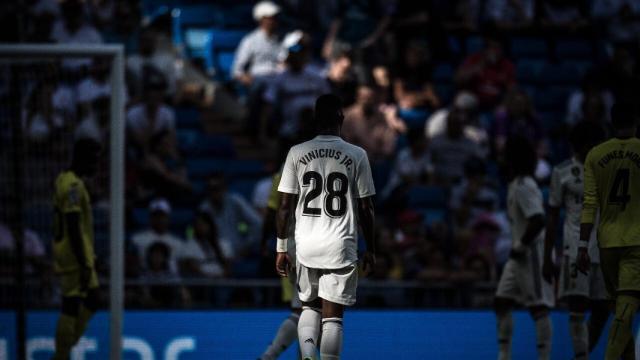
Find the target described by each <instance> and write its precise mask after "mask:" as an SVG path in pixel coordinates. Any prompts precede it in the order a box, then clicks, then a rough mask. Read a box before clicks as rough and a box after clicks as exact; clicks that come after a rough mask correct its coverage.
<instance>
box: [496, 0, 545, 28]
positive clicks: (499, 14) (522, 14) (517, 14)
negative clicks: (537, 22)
mask: <svg viewBox="0 0 640 360" xmlns="http://www.w3.org/2000/svg"><path fill="white" fill-rule="evenodd" d="M535 7H536V2H535V0H489V1H487V2H486V3H485V16H486V17H487V22H488V23H489V24H490V25H493V26H494V27H496V28H497V29H500V30H505V31H513V30H520V29H524V28H527V27H530V26H531V25H533V20H534V15H535V10H536V9H535Z"/></svg>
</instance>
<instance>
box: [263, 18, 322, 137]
mask: <svg viewBox="0 0 640 360" xmlns="http://www.w3.org/2000/svg"><path fill="white" fill-rule="evenodd" d="M282 46H283V53H282V54H281V56H282V58H283V59H285V66H286V68H285V70H284V71H283V72H281V73H279V74H278V75H276V76H275V77H274V78H273V80H272V81H271V82H270V84H269V87H268V89H267V90H266V92H265V94H264V100H265V102H266V103H267V105H266V106H265V109H264V113H263V118H262V123H261V127H262V128H263V129H262V130H261V131H260V133H261V134H266V123H267V120H268V119H270V118H271V117H272V115H274V113H275V111H276V110H277V109H279V112H278V115H279V116H278V118H281V119H282V123H281V125H280V126H279V131H278V132H279V135H280V138H281V139H282V141H283V144H281V145H282V147H284V148H288V147H289V146H290V145H292V144H293V142H294V140H296V139H297V136H298V133H299V132H300V130H301V126H302V125H301V119H300V115H301V114H302V112H303V111H304V110H305V109H312V108H313V106H314V104H315V101H316V99H317V98H318V96H320V95H322V94H325V93H328V92H329V84H328V83H327V81H326V80H325V79H324V78H323V77H321V76H320V75H318V74H316V73H315V72H313V71H311V70H310V69H309V68H308V67H307V64H308V62H309V57H310V56H311V54H310V52H311V48H310V46H311V38H310V37H309V35H307V34H305V33H303V32H302V31H300V30H296V31H293V32H291V33H289V34H287V36H286V37H285V39H284V41H283V42H282Z"/></svg>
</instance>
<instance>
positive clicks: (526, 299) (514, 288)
mask: <svg viewBox="0 0 640 360" xmlns="http://www.w3.org/2000/svg"><path fill="white" fill-rule="evenodd" d="M541 258H542V256H541V254H540V252H539V251H535V249H534V250H533V251H530V252H529V253H528V254H527V255H526V256H525V257H524V258H523V259H521V260H515V259H509V260H508V261H507V264H506V265H505V266H504V270H503V272H502V276H501V277H500V282H499V283H498V289H497V290H496V297H501V298H507V299H512V300H514V301H516V302H518V303H520V304H522V305H523V306H526V307H533V306H547V307H553V306H554V304H555V300H554V294H553V286H552V285H551V284H550V283H548V282H547V281H546V280H544V279H543V277H542V266H541V262H540V259H541Z"/></svg>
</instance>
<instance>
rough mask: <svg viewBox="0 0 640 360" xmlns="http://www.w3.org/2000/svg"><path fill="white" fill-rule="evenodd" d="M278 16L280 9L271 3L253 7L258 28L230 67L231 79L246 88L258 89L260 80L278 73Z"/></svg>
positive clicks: (241, 47) (264, 2) (245, 38)
mask: <svg viewBox="0 0 640 360" xmlns="http://www.w3.org/2000/svg"><path fill="white" fill-rule="evenodd" d="M279 13H280V8H279V7H278V5H276V4H274V3H272V2H271V1H261V2H259V3H258V4H256V6H254V7H253V18H254V19H255V21H257V22H258V28H257V29H255V30H254V31H252V32H251V33H250V34H248V35H247V36H245V37H244V39H242V41H241V42H240V45H239V46H238V49H237V50H236V54H235V57H234V62H233V66H232V75H233V78H234V79H236V80H237V81H239V82H240V83H242V84H244V85H245V86H250V85H260V84H259V83H260V82H261V80H260V78H262V77H264V76H267V75H273V74H275V73H276V72H277V71H278V64H279V59H278V55H279V53H280V41H279V39H278V35H277V29H278V21H277V19H276V16H277V15H278V14H279ZM256 81H258V82H257V83H256Z"/></svg>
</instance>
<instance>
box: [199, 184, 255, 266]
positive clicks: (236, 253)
mask: <svg viewBox="0 0 640 360" xmlns="http://www.w3.org/2000/svg"><path fill="white" fill-rule="evenodd" d="M207 187H208V189H207V191H208V197H207V199H206V200H205V201H204V202H203V203H202V204H201V205H200V211H202V212H204V213H206V214H207V215H209V217H210V218H211V219H212V220H213V222H214V223H215V225H216V228H217V229H218V235H219V237H218V239H219V242H220V247H221V248H222V252H223V253H224V257H225V258H227V259H230V260H237V259H239V258H242V257H244V256H246V255H247V254H248V253H249V252H250V251H251V249H252V248H253V249H256V250H257V249H258V246H257V244H258V242H259V240H260V234H261V229H262V219H261V218H260V215H259V214H258V212H257V211H256V210H254V209H253V207H252V206H251V205H250V204H249V203H248V202H247V201H246V200H245V199H244V198H242V196H240V195H238V194H235V193H230V192H228V191H227V186H226V181H225V178H224V175H223V174H221V173H217V174H213V175H212V176H211V177H210V178H209V181H208V184H207Z"/></svg>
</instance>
